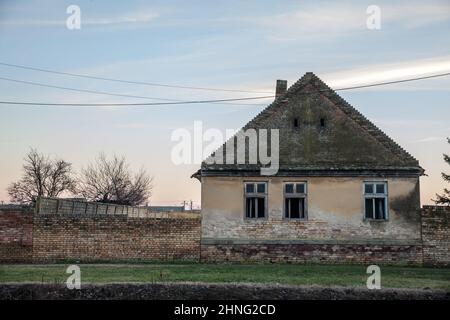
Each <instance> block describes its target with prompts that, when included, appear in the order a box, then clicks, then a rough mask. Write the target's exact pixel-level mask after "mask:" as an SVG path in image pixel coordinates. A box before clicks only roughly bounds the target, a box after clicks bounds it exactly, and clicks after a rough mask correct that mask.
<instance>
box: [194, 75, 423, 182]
mask: <svg viewBox="0 0 450 320" xmlns="http://www.w3.org/2000/svg"><path fill="white" fill-rule="evenodd" d="M293 119H296V120H295V121H297V122H300V124H299V128H298V129H296V128H293V125H292V120H293ZM319 119H320V122H322V121H323V122H324V123H325V127H324V128H321V127H320V124H319V123H320V122H319ZM322 119H323V120H322ZM263 128H264V129H279V130H280V154H279V165H280V175H283V174H286V173H287V172H289V173H290V174H291V175H315V174H321V175H328V174H330V173H331V172H334V173H335V174H341V175H342V174H348V173H349V172H366V173H367V172H368V171H370V172H375V171H377V172H379V173H381V172H383V173H384V174H400V173H402V172H403V173H405V172H408V173H409V174H413V175H420V174H422V173H423V169H422V168H421V167H420V166H419V162H418V161H417V160H416V159H415V158H414V157H413V156H411V155H410V154H409V153H408V152H406V151H405V150H404V149H403V148H402V147H400V146H399V145H398V144H397V143H396V142H394V141H393V140H392V139H391V138H390V137H389V136H388V135H386V134H385V133H384V132H383V131H382V130H380V129H379V128H378V127H376V126H375V125H374V124H373V123H372V122H370V121H369V120H368V119H367V118H366V117H364V116H363V115H362V114H361V113H360V112H359V111H358V110H356V109H355V108H354V107H352V106H351V105H350V104H349V103H347V102H346V101H345V100H344V99H343V98H342V97H340V96H339V95H338V94H337V93H336V92H335V91H334V90H332V89H331V88H330V87H328V86H327V85H326V84H325V83H324V82H323V81H322V80H321V79H319V78H318V77H317V76H316V75H315V74H313V73H311V72H308V73H306V74H305V75H304V76H303V77H301V78H300V79H299V80H298V81H297V82H296V83H294V84H293V85H292V86H291V87H290V88H289V89H288V90H287V91H286V92H285V93H284V94H283V95H281V96H279V97H277V98H276V99H275V101H274V102H272V103H271V104H270V105H269V106H267V107H266V108H265V109H264V110H262V111H261V112H260V113H259V114H258V115H256V116H255V117H254V118H253V119H252V120H250V121H249V122H248V123H247V124H246V125H245V126H244V127H243V128H242V129H241V130H242V131H245V130H247V129H256V130H258V129H263ZM231 139H236V136H233V137H232V138H231ZM225 145H226V144H223V145H222V147H221V148H219V149H218V150H217V151H216V152H215V153H217V152H224V149H225ZM215 153H213V154H212V155H211V156H213V155H214V154H215ZM258 163H259V161H258ZM260 167H261V165H260V164H257V165H251V164H217V163H214V164H208V163H206V162H205V161H204V162H202V165H201V169H200V170H199V172H197V173H196V174H194V175H215V174H221V173H222V174H224V173H230V172H235V173H236V172H237V173H238V174H243V173H244V172H247V173H249V174H254V173H252V172H254V171H255V170H259V168H260Z"/></svg>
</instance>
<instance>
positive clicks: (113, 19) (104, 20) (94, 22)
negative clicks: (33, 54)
mask: <svg viewBox="0 0 450 320" xmlns="http://www.w3.org/2000/svg"><path fill="white" fill-rule="evenodd" d="M86 16H87V14H86V15H85V14H84V13H83V11H81V27H82V28H83V26H86V25H87V26H108V25H110V26H114V25H133V24H146V23H149V22H152V21H153V20H155V19H156V18H158V17H159V14H158V13H157V12H155V11H152V10H142V11H135V12H129V13H125V14H122V15H117V16H105V17H93V18H89V17H86ZM67 17H69V15H67ZM65 25H66V20H36V19H24V20H20V19H15V20H3V21H1V20H0V26H12V27H32V26H34V27H53V26H65Z"/></svg>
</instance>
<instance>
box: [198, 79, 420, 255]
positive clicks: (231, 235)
mask: <svg viewBox="0 0 450 320" xmlns="http://www.w3.org/2000/svg"><path fill="white" fill-rule="evenodd" d="M248 129H255V130H256V131H258V130H261V129H278V131H279V147H278V150H279V155H278V161H279V163H278V171H277V172H276V174H273V175H263V174H261V170H260V169H261V166H262V165H261V164H260V162H259V161H258V163H256V164H255V163H245V164H241V163H240V164H238V163H229V162H225V163H210V162H207V161H204V162H203V163H202V165H201V169H200V170H198V171H197V172H196V173H195V174H194V175H193V177H195V178H197V179H199V180H200V182H201V201H202V203H201V207H202V235H201V247H202V250H201V255H202V260H204V261H246V260H247V261H293V262H295V261H299V262H308V261H311V262H320V261H327V262H339V263H342V262H349V263H353V262H357V263H359V262H386V263H392V262H393V263H405V264H409V263H411V264H413V263H416V262H417V261H420V259H421V247H420V243H421V228H420V226H421V223H420V219H421V217H420V197H419V177H420V176H421V175H422V174H423V172H424V170H423V169H422V168H421V167H420V166H419V163H418V161H417V160H416V159H415V158H414V157H412V156H411V155H410V154H409V153H407V152H406V151H405V150H403V149H402V148H401V147H400V146H399V145H398V144H397V143H395V142H394V141H393V140H392V139H391V138H390V137H388V136H387V135H386V134H385V133H383V132H382V131H381V130H380V129H378V128H377V127H376V126H375V125H374V124H373V123H371V122H370V121H369V120H368V119H367V118H365V117H364V116H363V115H362V114H361V113H359V112H358V111H357V110H356V109H355V108H353V107H352V106H351V105H350V104H349V103H347V102H346V101H345V100H344V99H343V98H341V97H340V96H339V95H338V94H337V93H336V92H335V91H333V90H332V89H330V88H329V87H328V86H327V85H326V84H325V83H324V82H322V81H321V80H320V79H319V78H318V77H317V76H316V75H314V74H313V73H306V74H305V75H304V76H303V77H302V78H301V79H299V80H298V81H297V82H296V83H295V84H294V85H292V86H291V87H290V88H289V89H288V90H287V82H286V81H281V80H278V81H277V92H276V98H275V100H274V102H273V103H272V104H270V105H269V106H268V107H267V108H265V109H264V110H263V111H262V112H260V113H259V114H258V115H257V116H256V117H255V118H254V119H252V120H251V121H250V122H248V123H247V124H246V125H245V126H244V128H243V129H242V130H241V131H243V130H248ZM231 140H236V136H235V137H233V138H232V139H231ZM226 145H227V144H224V145H223V146H222V147H221V148H219V149H218V150H217V151H216V153H217V152H220V153H223V152H224V150H225V148H226ZM213 155H214V154H213Z"/></svg>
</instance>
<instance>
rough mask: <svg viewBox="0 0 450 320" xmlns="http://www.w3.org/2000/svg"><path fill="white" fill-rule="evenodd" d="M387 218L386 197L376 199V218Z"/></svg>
mask: <svg viewBox="0 0 450 320" xmlns="http://www.w3.org/2000/svg"><path fill="white" fill-rule="evenodd" d="M385 218H386V207H385V201H384V198H377V199H375V219H385Z"/></svg>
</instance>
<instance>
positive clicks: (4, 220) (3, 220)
mask: <svg viewBox="0 0 450 320" xmlns="http://www.w3.org/2000/svg"><path fill="white" fill-rule="evenodd" d="M32 234H33V213H32V211H31V210H26V209H1V210H0V262H31V260H32V252H33V251H32V246H33V236H32Z"/></svg>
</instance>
